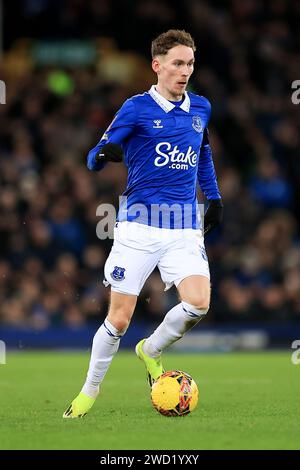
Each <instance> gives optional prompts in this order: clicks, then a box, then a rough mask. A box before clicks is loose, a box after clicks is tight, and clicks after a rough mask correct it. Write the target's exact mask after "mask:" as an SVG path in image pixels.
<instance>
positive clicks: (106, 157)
mask: <svg viewBox="0 0 300 470" xmlns="http://www.w3.org/2000/svg"><path fill="white" fill-rule="evenodd" d="M123 156H124V154H123V150H122V147H121V146H120V145H118V144H113V143H109V144H105V145H104V146H103V147H102V149H101V150H100V151H99V153H98V154H97V155H96V157H95V161H96V163H101V162H115V163H119V162H121V161H122V160H123Z"/></svg>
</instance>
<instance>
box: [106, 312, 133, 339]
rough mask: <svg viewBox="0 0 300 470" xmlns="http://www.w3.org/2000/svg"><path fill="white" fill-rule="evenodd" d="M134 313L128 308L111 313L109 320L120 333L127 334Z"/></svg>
mask: <svg viewBox="0 0 300 470" xmlns="http://www.w3.org/2000/svg"><path fill="white" fill-rule="evenodd" d="M131 316H132V312H131V310H128V309H126V308H123V309H122V308H120V309H118V310H114V311H110V312H109V314H108V316H107V319H108V320H109V321H110V322H111V324H112V325H113V326H114V327H115V328H116V329H117V330H118V331H119V332H120V333H123V334H124V333H125V332H126V330H127V328H128V326H129V324H130V320H131Z"/></svg>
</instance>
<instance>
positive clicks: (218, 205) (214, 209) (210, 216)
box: [204, 199, 223, 235]
mask: <svg viewBox="0 0 300 470" xmlns="http://www.w3.org/2000/svg"><path fill="white" fill-rule="evenodd" d="M222 219H223V203H222V199H211V200H210V201H209V205H208V208H207V210H206V212H205V215H204V235H206V234H207V233H209V232H211V230H213V229H214V228H216V227H217V226H218V225H220V224H221V222H222Z"/></svg>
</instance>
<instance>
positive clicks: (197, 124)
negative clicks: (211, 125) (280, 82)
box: [192, 114, 203, 132]
mask: <svg viewBox="0 0 300 470" xmlns="http://www.w3.org/2000/svg"><path fill="white" fill-rule="evenodd" d="M192 126H193V128H194V129H195V131H197V132H202V131H203V126H202V121H201V117H200V116H199V115H198V114H196V115H195V116H193V122H192Z"/></svg>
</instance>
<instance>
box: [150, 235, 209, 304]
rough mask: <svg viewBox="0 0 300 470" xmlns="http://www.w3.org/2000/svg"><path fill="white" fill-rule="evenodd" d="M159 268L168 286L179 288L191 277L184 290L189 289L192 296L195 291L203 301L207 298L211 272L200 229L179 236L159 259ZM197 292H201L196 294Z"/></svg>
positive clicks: (188, 291)
mask: <svg viewBox="0 0 300 470" xmlns="http://www.w3.org/2000/svg"><path fill="white" fill-rule="evenodd" d="M158 268H159V270H160V273H161V277H162V280H163V282H165V284H166V286H167V288H169V287H170V286H172V285H173V284H174V285H175V286H176V287H177V288H178V286H179V285H180V284H181V283H182V282H183V281H184V280H185V279H188V278H189V281H186V282H184V284H183V285H184V286H186V284H187V286H188V287H186V288H185V289H184V291H187V293H188V294H189V296H190V297H191V293H192V292H195V296H194V297H195V298H196V297H197V299H198V300H201V303H202V300H203V301H204V300H207V298H208V292H209V290H208V286H209V283H210V273H209V265H208V259H207V256H206V252H205V246H204V240H203V237H202V235H201V232H200V231H195V230H191V231H188V232H187V233H184V235H183V236H178V239H177V240H175V242H174V243H172V244H171V245H170V246H169V247H167V249H166V250H165V252H164V254H163V255H162V257H161V259H160V260H159V263H158ZM197 292H201V294H200V293H199V294H198V295H197V296H196V294H197ZM187 293H186V294H185V295H187ZM200 297H201V299H200ZM197 303H198V302H197ZM193 305H194V304H193Z"/></svg>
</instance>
